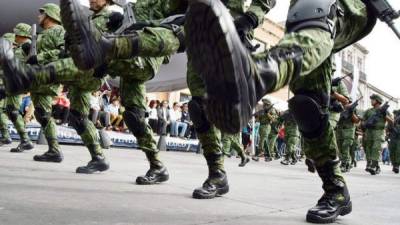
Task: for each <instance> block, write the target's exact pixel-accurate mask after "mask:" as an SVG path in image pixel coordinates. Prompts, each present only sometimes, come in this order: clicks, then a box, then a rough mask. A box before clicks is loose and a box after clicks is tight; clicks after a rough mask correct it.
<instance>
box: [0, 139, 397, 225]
mask: <svg viewBox="0 0 400 225" xmlns="http://www.w3.org/2000/svg"><path fill="white" fill-rule="evenodd" d="M13 145H16V143H14V144H13ZM9 148H10V147H9V146H7V147H0V225H50V224H54V225H67V224H68V225H69V224H74V225H75V224H76V225H98V224H101V225H103V224H104V225H127V224H134V225H142V224H157V225H161V224H162V225H195V224H196V225H199V224H212V225H214V224H219V225H236V224H237V225H242V224H243V225H247V224H248V225H250V224H251V225H258V224H263V225H269V224H271V225H292V224H293V225H294V224H295V225H298V224H307V223H306V222H305V213H306V211H307V209H308V208H309V207H311V206H313V205H314V204H315V203H316V201H317V199H318V198H319V197H320V195H321V194H322V190H321V183H320V180H319V179H318V177H317V175H315V174H310V173H308V172H307V170H306V167H305V166H304V165H303V164H298V165H296V166H288V167H285V166H282V165H280V164H279V161H274V162H272V163H268V164H267V163H265V162H258V163H256V162H251V163H250V164H248V166H246V167H245V168H239V167H237V164H238V163H239V159H236V158H230V159H227V160H226V169H227V171H228V177H229V182H230V187H231V189H230V192H229V193H228V194H227V195H225V196H224V197H219V198H216V199H212V200H196V199H192V198H191V193H192V190H193V189H194V188H195V187H198V186H199V185H201V183H202V182H203V181H204V179H205V178H206V176H207V168H206V164H205V160H204V159H203V158H202V156H201V155H196V154H193V153H177V152H162V153H161V156H162V159H163V160H164V161H165V164H166V165H167V167H168V169H169V171H170V174H171V179H170V180H169V181H168V182H167V183H165V184H161V185H155V186H138V185H135V184H134V180H135V178H136V176H138V175H142V174H144V173H145V172H146V170H147V169H148V164H147V161H146V159H145V155H144V154H143V153H142V152H141V151H137V150H131V149H110V150H107V152H106V155H107V157H108V158H109V160H110V162H111V169H110V170H109V171H107V172H105V173H102V174H100V173H99V174H93V175H80V174H75V168H76V167H77V166H81V165H84V164H86V163H87V161H89V158H90V156H89V153H88V152H87V150H86V149H85V148H84V147H82V146H65V145H63V146H62V149H63V152H64V156H65V160H64V162H62V163H61V164H53V163H39V162H34V161H33V160H32V157H33V155H34V154H37V153H42V152H44V151H45V150H46V147H45V146H37V147H36V149H35V150H33V151H30V152H24V153H20V154H15V153H14V154H13V153H10V152H9ZM359 164H360V165H359V167H358V168H356V169H354V170H353V171H352V172H351V173H350V174H347V175H346V178H347V182H348V184H349V188H350V193H351V197H352V201H353V213H351V214H350V215H348V216H345V217H341V218H340V219H339V220H338V221H337V224H348V225H358V224H359V225H366V224H368V225H399V224H400V213H399V212H400V176H399V175H395V174H393V173H392V172H391V168H390V167H389V166H383V169H382V170H383V171H382V174H381V175H379V176H371V175H368V174H367V173H366V172H365V171H364V170H363V167H364V165H365V164H363V163H359Z"/></svg>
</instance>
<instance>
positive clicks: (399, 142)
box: [389, 137, 400, 166]
mask: <svg viewBox="0 0 400 225" xmlns="http://www.w3.org/2000/svg"><path fill="white" fill-rule="evenodd" d="M389 151H390V161H391V162H392V165H393V166H400V137H397V138H393V139H392V140H390V142H389Z"/></svg>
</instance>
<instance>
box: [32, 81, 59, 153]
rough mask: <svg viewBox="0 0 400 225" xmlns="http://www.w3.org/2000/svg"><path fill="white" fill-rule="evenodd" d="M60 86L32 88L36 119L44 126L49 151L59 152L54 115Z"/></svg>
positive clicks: (43, 130)
mask: <svg viewBox="0 0 400 225" xmlns="http://www.w3.org/2000/svg"><path fill="white" fill-rule="evenodd" d="M58 88H59V86H58V85H37V86H36V85H35V86H33V87H32V88H31V98H32V103H33V106H34V107H35V118H36V120H37V121H38V122H39V123H40V125H41V126H42V130H41V131H42V133H43V134H44V136H45V137H46V140H47V144H48V146H49V151H53V152H59V151H60V145H59V144H58V140H57V126H56V123H55V121H54V118H53V117H52V116H51V114H52V105H53V98H54V97H55V96H57V90H58Z"/></svg>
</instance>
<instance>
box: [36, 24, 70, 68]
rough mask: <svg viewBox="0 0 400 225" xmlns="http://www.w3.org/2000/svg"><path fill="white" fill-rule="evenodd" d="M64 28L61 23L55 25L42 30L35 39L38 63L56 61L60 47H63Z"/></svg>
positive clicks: (44, 63)
mask: <svg viewBox="0 0 400 225" xmlns="http://www.w3.org/2000/svg"><path fill="white" fill-rule="evenodd" d="M64 34H65V30H64V28H63V27H62V26H61V25H55V26H53V27H51V28H49V29H46V30H43V31H42V33H40V34H39V36H38V39H37V51H38V55H37V59H38V62H39V64H41V65H46V64H48V63H51V62H54V61H57V60H58V59H59V54H60V52H61V49H63V48H64Z"/></svg>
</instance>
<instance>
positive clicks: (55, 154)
mask: <svg viewBox="0 0 400 225" xmlns="http://www.w3.org/2000/svg"><path fill="white" fill-rule="evenodd" d="M63 159H64V156H63V154H62V153H61V151H60V150H57V151H55V150H48V151H47V152H45V153H44V154H42V155H35V156H34V157H33V160H35V161H39V162H55V163H60V162H62V161H63Z"/></svg>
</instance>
